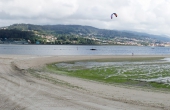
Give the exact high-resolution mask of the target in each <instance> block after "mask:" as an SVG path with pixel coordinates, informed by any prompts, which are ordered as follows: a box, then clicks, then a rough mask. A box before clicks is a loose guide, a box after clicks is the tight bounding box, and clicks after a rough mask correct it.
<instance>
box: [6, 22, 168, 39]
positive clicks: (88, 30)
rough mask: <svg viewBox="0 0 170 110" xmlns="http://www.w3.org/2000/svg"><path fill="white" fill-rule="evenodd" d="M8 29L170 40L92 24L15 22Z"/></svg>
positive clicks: (55, 33)
mask: <svg viewBox="0 0 170 110" xmlns="http://www.w3.org/2000/svg"><path fill="white" fill-rule="evenodd" d="M7 28H8V29H19V30H25V31H27V30H35V31H38V32H42V33H44V34H52V35H58V34H71V35H81V36H87V35H91V36H95V37H97V38H107V39H109V38H115V37H127V38H135V39H146V38H151V39H155V40H158V41H170V38H168V37H165V36H159V35H151V34H147V33H139V32H132V31H117V30H106V29H98V28H95V27H91V26H82V25H33V24H13V25H10V26H8V27H7Z"/></svg>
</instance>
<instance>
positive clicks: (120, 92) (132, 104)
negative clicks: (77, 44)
mask: <svg viewBox="0 0 170 110" xmlns="http://www.w3.org/2000/svg"><path fill="white" fill-rule="evenodd" d="M124 57H126V58H132V57H133V58H141V57H161V58H164V57H170V56H169V55H165V56H162V55H154V56H153V55H151V56H150V55H134V56H130V55H129V56H128V55H122V56H111V55H93V56H91V55H88V56H87V55H86V56H77V55H65V56H60V55H59V56H34V55H0V78H1V79H0V83H1V85H0V88H3V89H1V90H0V92H1V95H0V98H1V99H2V100H1V101H0V103H1V104H0V107H1V108H3V109H4V110H8V109H17V108H18V109H23V108H25V109H26V110H30V109H34V110H39V109H42V110H45V109H49V110H50V109H64V110H67V109H70V110H79V109H82V110H85V109H107V110H113V109H115V110H116V109H120V110H125V109H131V110H136V109H139V110H144V109H149V110H169V108H170V105H169V101H170V94H169V93H168V92H167V93H164V92H156V91H150V90H146V91H143V90H140V89H137V88H135V87H134V88H128V87H121V86H116V85H110V84H103V83H98V82H95V81H88V80H83V79H80V78H74V77H69V76H64V75H57V74H51V73H45V72H44V71H42V70H41V71H40V70H39V68H42V67H43V66H44V65H45V64H49V63H54V62H65V61H78V60H92V59H108V58H124ZM29 68H33V69H35V71H34V72H32V73H33V75H38V77H34V76H33V75H30V73H29V71H28V69H29ZM42 77H43V79H41V78H42ZM48 79H50V80H52V81H54V82H55V83H54V82H50V81H49V80H48ZM69 85H70V86H69ZM7 99H8V100H7Z"/></svg>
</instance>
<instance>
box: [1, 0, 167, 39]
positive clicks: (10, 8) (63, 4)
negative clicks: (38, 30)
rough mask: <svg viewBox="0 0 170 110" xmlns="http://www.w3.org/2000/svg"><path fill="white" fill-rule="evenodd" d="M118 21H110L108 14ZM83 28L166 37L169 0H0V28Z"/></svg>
mask: <svg viewBox="0 0 170 110" xmlns="http://www.w3.org/2000/svg"><path fill="white" fill-rule="evenodd" d="M112 13H117V15H118V17H115V16H114V17H113V18H112V19H111V17H110V16H111V14H112ZM16 23H26V24H36V25H47V24H48V25H57V24H65V25H67V24H71V25H86V26H93V27H96V28H100V29H110V30H127V31H137V32H145V33H150V34H156V35H167V36H169V37H170V0H0V27H3V26H9V25H12V24H16Z"/></svg>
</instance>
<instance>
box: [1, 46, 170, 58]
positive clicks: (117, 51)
mask: <svg viewBox="0 0 170 110" xmlns="http://www.w3.org/2000/svg"><path fill="white" fill-rule="evenodd" d="M91 49H96V50H91ZM132 53H133V54H134V55H170V47H154V48H152V47H147V46H146V47H140V46H108V45H107V46H94V45H4V44H1V45H0V54H16V55H132Z"/></svg>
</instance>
